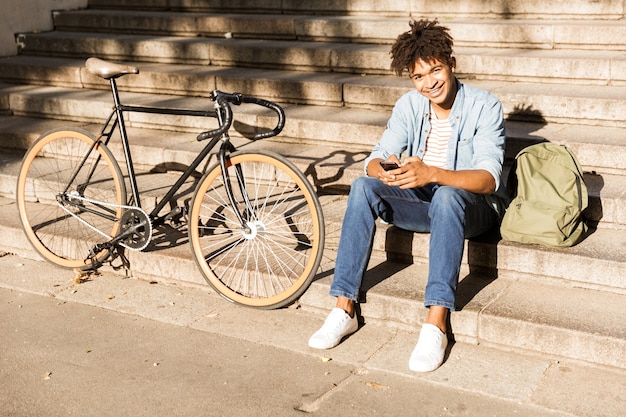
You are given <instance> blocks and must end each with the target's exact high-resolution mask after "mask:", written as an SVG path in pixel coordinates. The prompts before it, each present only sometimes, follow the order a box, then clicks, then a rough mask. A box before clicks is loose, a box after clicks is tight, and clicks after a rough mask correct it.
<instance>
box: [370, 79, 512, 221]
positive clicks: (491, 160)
mask: <svg viewBox="0 0 626 417" xmlns="http://www.w3.org/2000/svg"><path fill="white" fill-rule="evenodd" d="M457 86H458V90H457V94H456V98H455V100H454V104H453V105H452V110H451V112H450V116H449V121H450V126H451V127H452V135H451V137H450V140H449V141H448V163H447V168H448V169H451V170H462V169H483V170H485V171H487V172H489V173H490V174H491V175H493V178H494V179H495V181H496V190H497V191H496V193H494V194H492V195H490V196H487V199H488V200H489V203H490V204H491V205H492V206H493V208H494V209H495V210H496V211H498V213H499V214H500V215H503V214H504V210H505V207H506V204H507V203H508V201H507V196H506V192H505V190H504V188H505V187H504V185H503V184H502V183H501V181H500V177H501V175H502V164H503V163H504V144H505V132H504V116H503V111H502V104H501V103H500V101H499V100H498V99H497V98H495V97H494V96H493V95H491V94H490V93H488V92H487V91H484V90H481V89H478V88H475V87H471V86H467V85H464V84H462V83H461V82H458V81H457ZM430 129H431V125H430V102H429V100H428V99H427V98H426V97H424V96H423V95H421V94H420V93H419V92H418V91H416V90H414V91H411V92H409V93H406V94H405V95H403V96H402V97H400V99H399V100H398V101H397V102H396V105H395V107H394V109H393V112H392V114H391V117H390V119H389V121H388V122H387V128H386V129H385V132H384V133H383V136H382V138H381V140H380V141H379V142H378V143H377V144H376V146H374V149H373V151H372V153H371V154H370V156H369V157H368V158H367V159H366V160H365V169H366V171H367V164H368V163H369V161H370V160H372V159H373V158H382V159H387V158H389V156H391V155H392V154H395V155H396V156H397V157H398V158H400V156H401V155H402V154H403V153H405V154H406V156H418V157H420V158H422V157H423V156H424V152H425V150H426V139H427V138H428V133H429V132H430Z"/></svg>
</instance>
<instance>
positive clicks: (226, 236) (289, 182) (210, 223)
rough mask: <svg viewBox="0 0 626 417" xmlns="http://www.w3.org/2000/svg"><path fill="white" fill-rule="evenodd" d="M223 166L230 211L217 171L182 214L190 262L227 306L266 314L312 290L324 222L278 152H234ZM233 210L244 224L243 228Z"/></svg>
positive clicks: (291, 167) (314, 199)
mask: <svg viewBox="0 0 626 417" xmlns="http://www.w3.org/2000/svg"><path fill="white" fill-rule="evenodd" d="M228 166H229V168H228V171H229V172H228V174H229V176H230V178H231V183H232V188H233V192H234V197H235V200H236V205H237V207H236V208H233V207H232V206H231V205H230V202H229V199H228V196H227V193H226V187H225V185H224V179H223V176H222V170H221V168H220V166H219V165H215V166H214V167H212V169H211V170H210V171H209V172H208V173H207V174H206V175H205V176H204V177H203V179H202V180H201V181H200V183H199V184H198V187H197V189H196V192H195V194H194V198H193V202H192V205H191V210H190V216H189V241H190V243H191V249H192V253H193V257H194V260H195V261H196V263H197V265H198V267H199V268H200V270H201V272H202V274H203V275H204V278H205V279H206V280H207V282H208V283H209V284H210V285H211V286H212V287H213V288H214V289H215V290H216V291H217V292H218V293H219V294H221V295H222V296H223V297H224V298H226V299H227V300H230V301H233V302H235V303H238V304H242V305H246V306H251V307H258V308H267V309H269V308H278V307H282V306H285V305H288V304H291V303H292V302H294V301H295V300H296V299H298V298H299V297H300V296H301V295H302V293H304V291H305V290H306V289H307V288H308V286H309V285H310V284H311V281H312V280H313V277H314V276H315V274H316V272H317V269H318V267H319V265H320V262H321V259H322V253H323V249H324V219H323V214H322V209H321V205H320V203H319V200H318V198H317V195H316V194H315V192H314V190H313V187H312V186H311V184H310V183H309V182H308V181H307V179H306V178H305V177H304V175H303V174H302V173H301V172H300V171H299V170H298V169H297V168H296V167H295V165H293V164H292V163H291V162H289V161H288V160H286V159H285V158H283V157H282V156H280V155H277V154H273V153H270V152H257V153H246V152H237V153H233V154H232V155H231V156H230V161H229V164H228ZM237 171H239V172H241V173H242V174H243V178H242V181H241V183H242V184H243V187H242V186H240V185H239V184H240V183H239V182H238V181H237V177H236V175H237ZM242 188H243V190H242ZM242 191H243V192H242ZM244 194H245V195H247V198H248V200H249V202H250V210H249V209H247V207H246V206H247V204H246V202H245V198H244ZM235 209H236V210H238V211H239V213H241V214H242V216H243V217H244V219H246V220H245V222H246V224H245V226H244V227H242V225H241V223H240V222H239V220H238V217H237V216H236V214H235V211H234V210H235Z"/></svg>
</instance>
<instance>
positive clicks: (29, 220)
mask: <svg viewBox="0 0 626 417" xmlns="http://www.w3.org/2000/svg"><path fill="white" fill-rule="evenodd" d="M85 66H86V68H87V70H88V71H90V72H91V73H93V74H95V75H97V76H99V77H100V78H103V79H105V80H108V81H109V84H110V88H111V93H112V95H113V110H112V111H111V113H110V115H109V117H108V119H107V120H106V122H105V123H104V125H103V126H102V129H101V131H100V134H99V135H98V136H94V135H93V134H92V133H90V132H88V131H86V130H83V129H80V128H60V129H55V130H51V131H48V132H46V133H44V134H43V135H41V136H40V137H39V138H38V139H37V140H36V141H35V142H34V143H33V144H32V145H31V146H30V148H29V149H28V151H27V152H26V154H25V156H24V159H23V161H22V166H21V169H20V173H19V177H18V182H17V206H18V210H19V215H20V220H21V222H22V226H23V229H24V231H25V233H26V236H27V238H28V240H29V241H30V243H31V244H32V245H33V247H34V248H35V249H36V250H37V252H39V253H40V254H41V255H42V256H43V258H45V259H46V260H48V261H50V262H52V263H53V264H56V265H58V266H61V267H65V268H74V269H78V270H80V271H90V270H91V271H93V270H97V269H98V268H100V267H101V266H102V265H104V264H105V263H107V262H109V263H111V264H112V262H113V260H114V259H116V258H117V257H118V256H123V252H124V250H125V249H129V250H135V251H142V250H144V249H145V248H146V247H147V246H148V244H149V243H150V241H151V239H152V230H153V228H154V227H155V226H158V225H161V224H163V223H165V222H166V221H168V220H169V219H171V218H173V217H176V218H178V219H184V220H186V224H187V228H188V238H189V242H190V245H191V251H192V254H193V259H194V261H195V263H196V264H197V266H198V268H199V269H200V272H201V273H202V276H203V277H204V279H205V280H206V281H207V282H208V283H209V284H210V285H211V286H212V287H213V288H214V289H215V290H216V291H217V292H218V293H219V294H220V295H221V296H222V297H224V298H226V299H227V300H229V301H231V302H234V303H237V304H241V305H246V306H251V307H258V308H267V309H270V308H279V307H283V306H286V305H288V304H291V303H293V302H294V301H295V300H297V299H298V298H299V297H300V296H301V295H302V294H303V293H304V291H306V289H307V288H308V286H309V285H310V284H311V282H312V280H313V278H314V276H315V274H316V272H317V269H318V267H319V265H320V262H321V259H322V252H323V247H324V220H323V213H322V209H321V205H320V202H319V199H318V197H317V195H316V193H315V191H314V190H313V187H312V186H311V184H310V183H309V181H308V180H307V179H306V177H305V176H304V175H303V174H302V172H301V171H300V170H298V168H297V167H296V166H295V165H294V164H293V163H291V162H290V161H289V160H287V159H286V158H284V157H283V156H281V155H279V154H275V153H272V152H267V151H238V150H237V149H236V147H235V146H234V145H233V144H232V143H231V141H230V135H229V129H230V127H231V124H232V121H233V111H232V108H231V104H234V105H240V104H242V103H251V104H255V105H259V106H261V107H264V108H267V109H270V110H272V111H273V112H274V113H275V115H276V117H277V122H276V126H275V127H274V128H273V129H272V130H269V131H263V132H260V133H256V134H255V135H254V137H252V140H258V139H264V138H268V137H272V136H276V135H278V134H279V133H280V132H281V131H282V129H283V127H284V124H285V113H284V110H283V109H282V107H280V106H279V105H278V104H276V103H274V102H271V101H268V100H264V99H261V98H257V97H252V96H247V95H244V94H240V93H224V92H221V91H218V90H215V91H213V92H212V93H211V96H210V99H211V101H212V102H213V106H214V108H213V109H209V110H206V111H205V110H190V109H174V108H157V107H149V106H129V105H124V104H122V103H121V101H120V95H119V92H118V88H117V83H116V79H117V78H119V77H122V76H125V75H128V74H138V73H139V69H138V68H136V67H132V66H127V65H122V64H117V63H112V62H107V61H104V60H101V59H98V58H93V57H92V58H89V59H87V61H86V62H85ZM124 112H142V113H151V114H168V115H181V116H198V117H211V118H216V119H217V121H218V127H217V128H215V129H212V130H208V131H204V132H202V133H200V134H199V135H198V136H197V138H196V139H197V140H198V141H204V140H209V141H208V143H207V144H206V145H205V146H204V148H203V149H202V150H201V151H200V152H199V153H198V155H197V156H196V158H195V159H194V161H193V162H192V163H191V164H190V165H189V166H188V167H187V169H186V170H185V171H184V172H183V173H182V174H181V175H180V177H179V178H178V180H177V181H176V182H175V183H174V184H173V185H172V186H171V187H170V188H169V190H168V191H167V193H166V194H165V195H164V196H163V197H162V198H161V199H160V201H158V202H157V204H156V206H155V207H154V209H152V210H151V211H150V213H147V212H146V211H144V210H143V209H142V208H141V203H140V202H141V199H140V190H139V189H138V185H137V180H136V175H135V169H134V165H133V160H132V154H131V148H130V145H129V143H130V142H129V138H128V135H127V131H126V127H125V123H124ZM116 130H117V131H118V133H119V137H120V140H121V145H122V149H123V153H124V158H123V159H124V160H125V161H123V163H125V165H126V170H127V173H128V178H127V180H128V184H129V187H130V195H128V194H127V189H126V178H125V177H124V175H123V174H122V170H121V168H120V165H119V164H118V162H117V160H116V158H115V157H114V156H113V154H112V153H111V150H110V149H109V147H108V145H109V143H110V141H111V138H112V136H113V133H114V132H115V131H116ZM218 143H221V145H220V147H219V150H218V151H217V162H215V163H213V165H212V166H210V167H209V168H208V169H204V170H203V176H202V177H201V179H200V180H199V182H198V184H197V186H196V188H195V191H194V192H193V197H192V198H191V203H190V204H189V200H187V203H186V204H185V205H184V206H183V207H180V206H178V204H177V203H176V204H175V205H176V207H175V208H174V209H172V210H171V211H169V212H167V213H165V214H161V212H162V211H163V209H164V208H165V207H166V205H168V204H171V202H173V201H174V196H175V195H176V193H177V192H178V190H179V189H180V188H181V186H182V185H183V184H184V183H185V181H187V180H188V179H189V178H190V177H191V176H192V175H193V174H194V172H196V170H197V168H198V167H199V166H200V165H201V164H202V163H203V162H204V161H205V160H206V161H207V162H206V165H208V159H210V158H207V157H208V156H209V155H210V154H211V152H212V151H213V149H214V148H215V147H216V146H217V144H218ZM120 159H122V158H120Z"/></svg>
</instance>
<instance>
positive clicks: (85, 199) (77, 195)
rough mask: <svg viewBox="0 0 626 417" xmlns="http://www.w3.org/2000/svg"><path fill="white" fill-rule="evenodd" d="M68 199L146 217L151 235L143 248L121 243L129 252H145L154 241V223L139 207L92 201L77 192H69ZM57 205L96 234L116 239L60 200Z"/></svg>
mask: <svg viewBox="0 0 626 417" xmlns="http://www.w3.org/2000/svg"><path fill="white" fill-rule="evenodd" d="M68 197H70V198H71V199H75V200H80V201H86V202H88V203H91V204H100V205H103V206H108V207H114V208H122V209H125V210H131V209H132V210H139V211H140V212H141V213H142V214H143V215H144V216H145V218H146V219H147V220H148V224H147V226H146V227H147V229H146V230H148V233H149V234H148V238H147V239H146V242H145V244H144V245H143V246H141V247H139V248H133V247H131V246H129V245H126V244H124V243H123V242H121V241H120V243H119V245H121V246H123V247H125V248H126V249H129V250H134V251H142V250H144V249H145V248H146V246H148V244H149V243H150V241H151V240H152V223H151V222H150V217H149V216H148V214H147V213H146V212H145V211H143V209H141V208H140V207H137V206H125V205H122V204H113V203H105V202H103V201H98V200H92V199H90V198H87V197H82V196H80V195H79V194H78V192H77V191H71V192H69V193H68ZM57 204H58V205H59V207H61V208H62V209H63V210H64V211H65V212H66V213H68V214H69V215H70V216H72V217H75V218H76V219H77V220H78V221H80V222H81V223H83V224H84V225H85V226H87V227H88V228H90V229H91V230H93V231H94V232H96V233H98V234H99V235H101V236H103V237H104V238H106V239H109V240H111V239H114V238H115V236H114V237H111V236H109V235H108V234H107V233H105V232H103V231H101V230H99V229H98V228H97V227H95V226H93V225H91V224H89V222H87V221H86V220H83V219H82V218H80V217H79V216H77V215H76V214H74V213H72V212H71V211H70V210H68V209H67V208H66V207H65V206H63V205H62V204H61V203H60V202H59V201H58V200H57Z"/></svg>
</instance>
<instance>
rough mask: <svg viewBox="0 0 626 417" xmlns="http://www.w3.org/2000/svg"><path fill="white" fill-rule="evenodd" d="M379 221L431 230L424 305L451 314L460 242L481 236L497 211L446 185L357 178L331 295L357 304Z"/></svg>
mask: <svg viewBox="0 0 626 417" xmlns="http://www.w3.org/2000/svg"><path fill="white" fill-rule="evenodd" d="M378 217H380V218H381V219H382V220H384V221H386V222H388V223H393V224H394V225H395V226H397V227H400V228H402V229H406V230H410V231H413V232H419V233H427V232H430V250H429V262H428V283H427V284H426V294H425V299H424V305H425V306H426V307H430V306H433V305H435V306H443V307H446V308H448V309H450V310H451V311H454V309H455V299H456V288H457V284H458V281H459V272H460V267H461V258H462V256H463V247H464V243H465V238H471V237H475V236H478V235H480V234H483V233H485V232H487V231H488V230H490V229H491V228H492V227H494V226H496V225H497V224H498V222H499V216H498V213H497V212H496V210H495V209H494V208H492V207H491V206H490V205H489V204H488V203H487V201H486V200H485V196H484V195H481V194H474V193H471V192H469V191H465V190H462V189H459V188H454V187H447V186H427V187H423V188H414V189H408V190H403V189H400V188H398V187H390V186H388V185H385V184H383V183H382V182H381V181H380V180H379V179H378V178H372V177H359V178H357V179H356V180H355V181H354V183H353V184H352V188H351V190H350V195H349V197H348V208H347V210H346V215H345V217H344V219H343V226H342V229H341V238H340V240H339V250H338V253H337V261H336V264H335V276H334V279H333V283H332V285H331V287H330V295H331V296H334V297H338V296H343V297H346V298H349V299H351V300H353V301H358V296H359V289H360V287H361V282H362V280H363V275H364V274H365V269H366V268H367V264H368V262H369V258H370V255H371V253H372V244H373V240H374V232H375V230H376V219H377V218H378Z"/></svg>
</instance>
